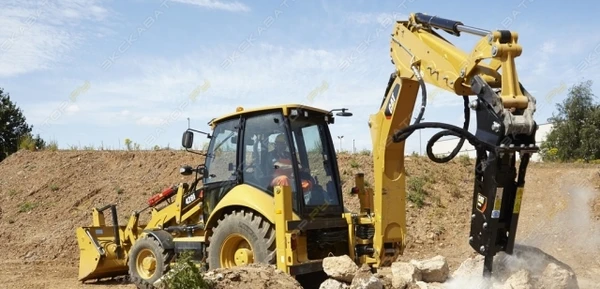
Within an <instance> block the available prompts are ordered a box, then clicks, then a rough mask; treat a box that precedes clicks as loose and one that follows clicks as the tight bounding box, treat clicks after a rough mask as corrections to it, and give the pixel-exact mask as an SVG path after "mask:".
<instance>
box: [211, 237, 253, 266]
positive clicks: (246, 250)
mask: <svg viewBox="0 0 600 289" xmlns="http://www.w3.org/2000/svg"><path fill="white" fill-rule="evenodd" d="M252 252H253V250H252V246H251V245H250V242H248V240H247V239H246V238H244V237H243V236H242V235H239V234H232V235H230V236H228V237H227V239H225V241H224V242H223V245H222V246H221V254H220V258H219V259H220V261H221V267H222V268H231V267H235V266H243V265H247V264H250V263H254V254H253V253H252Z"/></svg>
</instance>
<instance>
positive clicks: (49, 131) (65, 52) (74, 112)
mask: <svg viewBox="0 0 600 289" xmlns="http://www.w3.org/2000/svg"><path fill="white" fill-rule="evenodd" d="M461 3H464V4H461V5H458V4H457V2H450V1H423V0H412V1H411V0H400V1H305V2H300V1H297V0H296V1H293V0H273V1H243V0H242V1H233V0H222V1H213V0H171V1H168V0H131V1H117V0H112V1H100V0H98V1H95V0H63V1H60V2H55V1H50V0H39V1H16V0H15V1H6V0H5V1H2V4H0V8H1V9H0V68H1V69H0V87H3V88H4V90H5V91H6V92H8V93H10V94H11V96H12V98H13V100H15V101H16V102H17V104H18V105H19V106H20V107H21V108H22V109H23V110H24V113H25V116H26V117H27V121H28V122H29V123H30V124H32V125H34V133H40V134H41V136H42V137H44V138H45V139H47V140H56V141H58V143H59V146H60V147H61V148H67V147H69V146H71V145H77V146H84V145H94V146H96V147H97V146H100V145H104V147H109V148H119V147H121V148H123V147H124V145H123V142H124V139H125V138H130V139H131V140H133V141H134V142H137V143H139V144H140V145H141V146H142V147H145V148H151V147H153V146H154V145H160V146H166V145H170V146H171V147H179V145H180V142H181V134H182V132H183V131H184V130H185V129H186V128H187V118H188V117H189V118H190V119H191V122H192V126H193V127H195V128H197V129H204V130H206V129H208V127H207V125H206V123H207V121H208V120H210V119H211V118H213V117H215V116H218V115H220V114H223V113H228V112H232V111H234V110H235V108H236V106H244V107H253V106H259V105H268V104H280V103H287V102H292V103H302V104H307V105H314V106H321V107H324V108H327V109H333V108H340V107H346V108H350V109H351V111H352V112H354V116H353V117H352V118H340V119H338V121H337V122H336V124H335V125H334V126H333V127H332V130H333V133H334V140H335V144H336V146H339V141H338V140H337V138H336V136H338V135H343V136H344V138H343V144H342V146H343V149H351V148H352V140H353V139H354V140H355V144H356V147H357V149H358V150H361V149H363V148H369V147H370V136H369V128H368V125H367V120H368V117H369V114H371V113H374V112H376V110H377V109H378V107H379V105H380V103H381V97H382V95H383V92H384V90H385V86H386V84H387V81H388V77H389V74H390V73H391V72H392V71H393V69H394V67H393V65H392V64H391V62H390V56H389V34H390V33H391V31H392V26H391V25H390V23H391V22H389V20H390V19H393V20H396V19H398V20H403V19H406V17H407V15H408V14H409V13H411V12H422V13H427V14H430V15H437V16H440V17H445V18H450V19H455V20H460V21H462V22H463V23H464V24H465V25H470V26H476V27H480V28H484V29H488V30H492V29H511V30H515V31H517V32H518V33H519V42H520V43H521V44H522V45H523V53H522V55H521V56H520V57H519V58H518V60H517V65H518V72H519V77H520V79H521V82H522V83H523V84H524V85H525V86H526V87H527V89H528V90H529V91H530V92H532V93H533V94H534V96H535V97H537V99H538V111H537V113H536V120H537V121H538V123H545V122H546V120H547V118H548V117H549V116H550V115H551V114H552V112H553V111H554V110H555V105H554V104H555V103H556V102H559V101H561V100H562V99H563V98H564V97H565V95H566V93H567V88H568V87H569V86H571V85H572V84H574V83H576V82H578V81H581V80H584V79H592V80H596V79H598V76H599V75H600V67H599V66H598V65H597V64H598V59H599V58H600V35H599V34H597V33H594V32H593V31H597V30H598V29H597V28H598V27H597V26H598V25H599V24H597V23H596V22H595V21H594V20H593V19H595V15H593V14H592V13H593V12H594V9H591V8H590V5H589V4H588V3H587V2H573V1H572V2H569V4H568V5H564V4H563V3H564V2H560V1H541V0H532V1H530V0H518V1H514V0H510V1H508V0H507V1H489V3H484V2H481V1H476V2H475V1H472V2H461ZM442 35H444V36H445V37H446V38H447V39H449V40H450V41H452V42H453V43H455V44H456V45H457V46H459V47H460V48H462V49H463V50H465V51H470V50H471V49H472V48H473V47H474V46H475V43H476V41H477V40H478V39H477V37H476V36H470V35H464V36H462V37H460V38H457V37H454V36H451V35H448V34H445V33H442ZM342 63H350V65H349V66H347V68H346V69H343V67H344V66H343V65H342ZM598 85H599V84H598V83H595V84H594V89H595V91H598V90H599V89H600V88H599V87H598ZM428 91H429V94H430V97H431V98H430V100H429V103H428V106H427V110H426V113H425V120H426V121H443V122H448V123H452V124H455V125H458V126H461V125H462V117H463V116H462V99H461V98H460V97H458V96H456V95H452V94H449V93H443V92H441V91H440V90H438V89H436V88H434V87H431V86H429V87H428ZM419 101H420V96H419ZM471 127H472V128H474V126H473V125H472V126H471ZM471 131H473V130H471ZM435 132H437V130H426V131H423V132H422V133H423V139H424V140H425V139H428V138H427V136H430V135H432V134H434V133H435ZM201 141H202V140H197V142H198V144H199V145H200V142H201ZM424 142H425V141H423V143H424ZM423 147H424V144H423ZM406 150H407V153H410V152H412V151H419V134H417V133H415V134H413V135H412V136H411V137H410V138H409V140H408V145H407V149H406Z"/></svg>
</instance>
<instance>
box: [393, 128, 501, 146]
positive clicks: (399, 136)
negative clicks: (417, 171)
mask: <svg viewBox="0 0 600 289" xmlns="http://www.w3.org/2000/svg"><path fill="white" fill-rule="evenodd" d="M424 128H440V129H445V130H446V131H445V132H444V133H446V134H447V135H454V136H458V137H461V138H464V139H466V140H467V141H469V143H470V144H471V145H473V146H474V147H476V148H485V149H487V150H493V149H494V147H493V146H491V145H488V144H487V143H485V142H482V141H480V140H479V139H477V137H476V136H474V135H473V134H472V133H470V132H469V131H468V130H466V129H463V128H460V127H457V126H454V125H451V124H447V123H441V122H423V123H417V124H413V125H410V126H408V127H405V128H404V129H401V130H399V131H397V132H396V133H395V134H394V136H393V137H392V139H393V141H394V142H402V141H404V140H406V138H408V136H409V135H410V134H412V133H413V132H414V131H416V130H418V129H424Z"/></svg>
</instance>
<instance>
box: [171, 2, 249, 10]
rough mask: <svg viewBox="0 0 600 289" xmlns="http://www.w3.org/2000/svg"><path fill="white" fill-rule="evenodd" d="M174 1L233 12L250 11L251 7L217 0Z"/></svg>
mask: <svg viewBox="0 0 600 289" xmlns="http://www.w3.org/2000/svg"><path fill="white" fill-rule="evenodd" d="M171 1H172V2H179V3H183V4H191V5H196V6H200V7H204V8H208V9H219V10H226V11H231V12H239V11H242V12H248V11H250V7H248V6H246V5H245V4H244V3H241V2H237V1H235V2H224V1H215V0H171Z"/></svg>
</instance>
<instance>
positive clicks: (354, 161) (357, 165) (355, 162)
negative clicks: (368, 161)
mask: <svg viewBox="0 0 600 289" xmlns="http://www.w3.org/2000/svg"><path fill="white" fill-rule="evenodd" d="M350 166H351V167H352V168H353V169H356V168H358V167H359V166H360V164H359V163H358V162H357V161H356V160H351V161H350Z"/></svg>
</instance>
